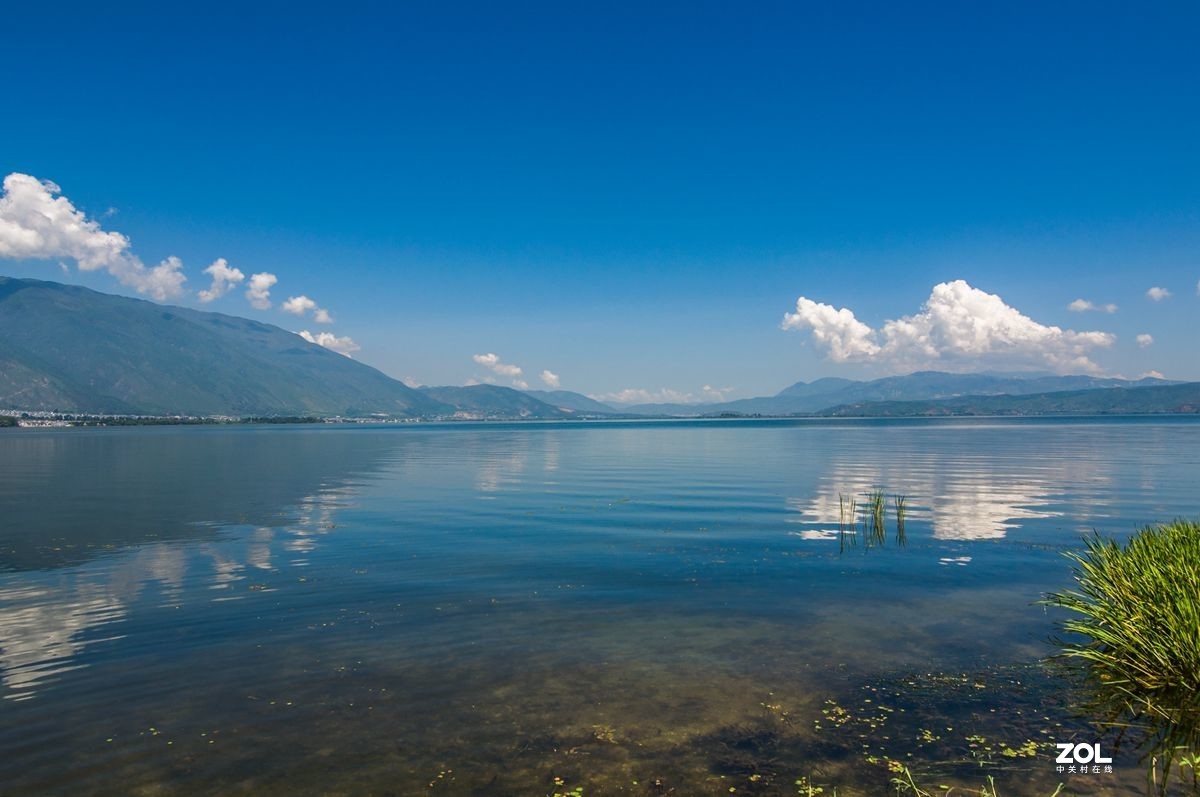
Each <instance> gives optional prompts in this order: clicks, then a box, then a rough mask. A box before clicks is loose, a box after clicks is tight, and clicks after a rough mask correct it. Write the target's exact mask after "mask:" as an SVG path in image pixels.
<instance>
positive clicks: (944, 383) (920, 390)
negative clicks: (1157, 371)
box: [625, 371, 1179, 416]
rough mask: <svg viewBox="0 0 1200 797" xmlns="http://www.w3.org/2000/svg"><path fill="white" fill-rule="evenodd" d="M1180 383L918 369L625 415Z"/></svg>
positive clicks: (810, 409) (760, 410)
mask: <svg viewBox="0 0 1200 797" xmlns="http://www.w3.org/2000/svg"><path fill="white" fill-rule="evenodd" d="M1172 384H1179V383H1177V382H1172V381H1169V380H1165V379H1153V378H1145V379H1134V380H1127V379H1117V378H1113V377H1097V376H1048V375H1045V374H1032V375H1030V376H1027V377H1026V376H1021V375H1018V374H957V373H947V372H943V371H917V372H915V373H911V374H905V375H904V376H887V377H883V378H881V379H872V380H869V381H861V382H859V381H854V380H849V379H839V378H836V377H827V378H824V379H817V380H815V381H813V382H810V383H805V382H797V383H796V384H794V385H790V386H789V387H786V388H784V389H783V390H781V391H780V392H779V393H777V394H775V395H774V396H764V397H760V398H748V399H737V400H735V401H726V402H721V403H714V404H641V405H634V406H631V407H627V408H626V409H625V411H626V412H633V413H638V414H645V415H683V416H700V415H720V414H737V415H799V414H811V413H816V412H820V411H822V410H825V409H828V408H830V407H836V406H844V405H861V404H866V403H868V402H876V401H928V400H937V399H948V398H955V397H958V396H968V395H971V396H976V395H1013V396H1019V395H1027V394H1033V393H1053V392H1058V391H1070V390H1096V389H1104V388H1129V387H1151V386H1163V385H1172Z"/></svg>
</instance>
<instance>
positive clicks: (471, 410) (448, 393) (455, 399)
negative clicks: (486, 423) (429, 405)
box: [419, 385, 574, 419]
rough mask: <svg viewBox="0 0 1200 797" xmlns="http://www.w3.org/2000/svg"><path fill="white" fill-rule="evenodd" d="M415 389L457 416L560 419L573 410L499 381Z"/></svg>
mask: <svg viewBox="0 0 1200 797" xmlns="http://www.w3.org/2000/svg"><path fill="white" fill-rule="evenodd" d="M419 390H420V391H421V392H422V393H424V394H425V395H426V396H429V397H430V398H432V399H433V400H434V401H437V402H438V403H440V404H445V405H450V406H453V407H454V408H455V411H456V414H458V415H460V416H468V417H477V418H539V419H543V418H544V419H555V418H558V419H562V418H570V417H573V415H574V413H572V412H569V411H567V410H563V409H560V408H558V407H554V406H551V405H550V404H547V403H546V402H544V401H539V400H538V399H536V398H534V397H533V396H530V395H528V394H527V393H523V392H522V391H520V390H514V389H513V388H511V387H501V386H499V385H468V386H467V387H422V388H419Z"/></svg>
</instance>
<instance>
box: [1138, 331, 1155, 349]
mask: <svg viewBox="0 0 1200 797" xmlns="http://www.w3.org/2000/svg"><path fill="white" fill-rule="evenodd" d="M1153 342H1154V336H1153V335H1150V334H1148V333H1146V332H1143V333H1142V334H1140V335H1138V336H1137V345H1139V346H1141V347H1142V348H1143V349H1144V348H1146V347H1147V346H1149V345H1150V344H1151V343H1153Z"/></svg>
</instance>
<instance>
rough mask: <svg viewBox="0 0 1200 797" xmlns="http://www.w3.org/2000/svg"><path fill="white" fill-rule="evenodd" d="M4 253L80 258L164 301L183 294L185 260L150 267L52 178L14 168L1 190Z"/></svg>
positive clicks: (84, 267) (0, 252)
mask: <svg viewBox="0 0 1200 797" xmlns="http://www.w3.org/2000/svg"><path fill="white" fill-rule="evenodd" d="M0 258H9V259H14V260H15V259H28V260H60V261H61V260H62V259H68V260H74V261H75V263H76V265H77V266H78V267H79V269H80V270H81V271H98V270H100V269H104V270H106V271H108V273H110V274H112V275H113V276H114V277H116V278H117V279H118V280H119V281H120V282H121V284H123V285H128V286H129V287H131V288H133V289H134V290H136V291H137V292H138V293H144V294H147V295H149V296H151V297H152V298H154V299H157V300H159V301H165V300H167V299H174V298H176V297H178V296H180V295H181V294H182V293H183V283H184V282H185V281H186V280H187V277H186V276H184V274H183V271H182V267H183V264H182V263H181V262H180V260H179V258H177V257H168V258H167V259H166V260H163V261H162V262H161V263H159V264H158V265H157V266H155V267H154V268H147V267H146V265H145V264H144V263H142V261H141V260H140V259H139V258H138V257H137V255H135V254H133V252H132V251H131V250H130V244H129V239H128V238H127V237H125V236H124V235H122V234H121V233H119V232H112V231H106V230H104V229H102V228H101V227H100V224H99V223H98V222H96V221H94V220H92V219H89V218H88V217H87V215H86V214H85V213H84V212H83V211H81V210H79V209H78V208H76V207H75V205H74V204H72V202H71V200H69V199H67V198H66V197H65V196H62V189H61V188H59V187H58V186H57V185H55V184H54V183H52V182H50V181H49V180H39V179H37V178H36V177H31V176H30V175H28V174H20V173H17V172H14V173H12V174H10V175H8V176H7V177H5V178H4V193H3V195H0Z"/></svg>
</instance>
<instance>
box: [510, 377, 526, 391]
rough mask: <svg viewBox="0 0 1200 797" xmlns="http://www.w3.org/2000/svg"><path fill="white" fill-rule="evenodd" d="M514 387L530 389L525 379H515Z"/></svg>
mask: <svg viewBox="0 0 1200 797" xmlns="http://www.w3.org/2000/svg"><path fill="white" fill-rule="evenodd" d="M513 387H515V388H516V389H517V390H528V389H529V383H528V382H526V381H525V380H524V379H514V380H513Z"/></svg>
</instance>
